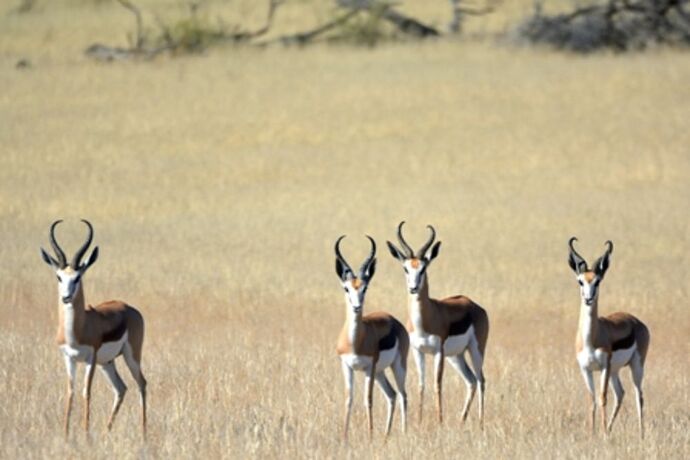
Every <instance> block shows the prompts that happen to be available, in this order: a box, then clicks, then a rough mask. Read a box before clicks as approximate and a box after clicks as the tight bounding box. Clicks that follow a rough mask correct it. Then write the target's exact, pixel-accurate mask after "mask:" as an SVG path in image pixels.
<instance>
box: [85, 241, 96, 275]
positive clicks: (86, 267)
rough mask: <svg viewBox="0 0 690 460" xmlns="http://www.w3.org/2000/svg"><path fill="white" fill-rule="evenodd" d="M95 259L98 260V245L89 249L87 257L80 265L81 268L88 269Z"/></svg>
mask: <svg viewBox="0 0 690 460" xmlns="http://www.w3.org/2000/svg"><path fill="white" fill-rule="evenodd" d="M96 260H98V246H96V247H95V248H93V251H91V255H90V256H89V259H88V260H87V261H86V263H85V264H84V265H82V267H83V269H84V270H86V269H88V268H89V267H90V266H91V265H93V264H94V263H95V262H96Z"/></svg>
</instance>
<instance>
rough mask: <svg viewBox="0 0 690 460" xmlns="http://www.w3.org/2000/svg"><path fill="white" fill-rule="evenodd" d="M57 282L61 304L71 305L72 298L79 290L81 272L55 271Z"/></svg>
mask: <svg viewBox="0 0 690 460" xmlns="http://www.w3.org/2000/svg"><path fill="white" fill-rule="evenodd" d="M55 274H56V275H57V280H58V292H59V294H60V300H61V301H62V303H65V304H67V303H71V302H72V298H73V297H74V295H75V294H76V292H77V290H78V289H79V284H80V283H81V276H82V271H81V270H74V271H73V270H69V271H68V270H66V269H62V268H60V269H58V270H56V271H55Z"/></svg>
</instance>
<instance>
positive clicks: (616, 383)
mask: <svg viewBox="0 0 690 460" xmlns="http://www.w3.org/2000/svg"><path fill="white" fill-rule="evenodd" d="M611 386H612V387H613V394H614V395H615V396H616V405H615V406H613V412H612V413H611V418H610V419H609V425H608V427H607V431H608V432H609V433H610V432H611V427H613V421H614V420H616V416H617V415H618V411H619V410H620V408H621V403H622V402H623V396H624V395H625V391H624V390H623V385H621V379H620V377H619V376H618V371H615V372H611Z"/></svg>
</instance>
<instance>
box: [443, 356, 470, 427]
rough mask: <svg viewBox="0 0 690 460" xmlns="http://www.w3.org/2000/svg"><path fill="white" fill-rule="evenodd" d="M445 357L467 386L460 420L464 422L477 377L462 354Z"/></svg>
mask: <svg viewBox="0 0 690 460" xmlns="http://www.w3.org/2000/svg"><path fill="white" fill-rule="evenodd" d="M447 359H448V361H449V362H450V364H451V366H453V368H454V369H455V370H456V371H457V372H458V374H460V376H461V377H462V379H463V380H464V381H465V386H466V387H467V394H466V396H465V404H464V406H463V408H462V421H463V422H464V421H465V420H466V419H467V414H468V413H469V411H470V404H472V399H473V398H474V393H475V391H476V390H477V379H476V378H475V376H474V374H473V373H472V371H471V370H470V368H469V367H468V366H467V362H466V361H465V357H464V356H463V355H455V356H449V357H448V358H447Z"/></svg>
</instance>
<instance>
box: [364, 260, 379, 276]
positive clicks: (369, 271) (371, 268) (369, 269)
mask: <svg viewBox="0 0 690 460" xmlns="http://www.w3.org/2000/svg"><path fill="white" fill-rule="evenodd" d="M374 273H376V258H374V259H372V261H371V262H370V263H369V266H368V267H367V269H366V270H365V271H364V277H365V278H366V280H367V281H369V280H370V279H372V278H373V277H374Z"/></svg>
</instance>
